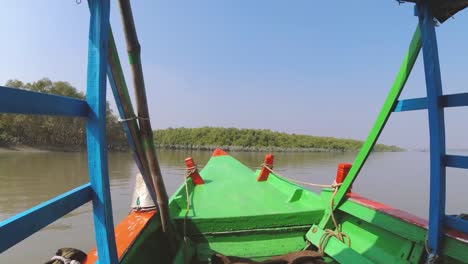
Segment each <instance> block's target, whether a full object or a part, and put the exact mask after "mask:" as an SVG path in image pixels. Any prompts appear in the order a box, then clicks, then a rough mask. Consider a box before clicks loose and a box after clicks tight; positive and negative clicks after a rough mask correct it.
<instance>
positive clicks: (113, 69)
mask: <svg viewBox="0 0 468 264" xmlns="http://www.w3.org/2000/svg"><path fill="white" fill-rule="evenodd" d="M108 42H109V48H108V53H107V59H108V63H109V67H107V77H108V78H109V83H110V86H111V88H112V93H113V94H114V99H115V102H116V105H117V109H118V111H119V115H120V117H121V118H122V119H128V120H127V121H124V122H123V127H124V130H125V135H126V136H127V140H128V145H129V146H130V149H131V150H132V154H133V159H134V160H135V163H136V164H137V167H138V169H139V171H140V173H141V175H143V180H144V181H145V184H146V187H147V188H148V190H149V193H150V195H151V198H152V199H153V202H154V204H155V205H156V204H157V200H156V194H155V191H154V187H153V182H152V181H151V173H150V170H149V167H148V161H147V160H146V155H145V152H144V150H143V145H142V142H141V137H140V132H139V127H138V123H137V120H136V118H135V119H132V118H133V117H135V112H134V111H133V106H132V101H131V100H130V95H129V93H128V88H127V83H126V82H125V76H124V74H123V70H122V66H121V63H120V58H119V54H118V52H117V47H116V45H115V41H114V36H113V34H112V28H109V41H108Z"/></svg>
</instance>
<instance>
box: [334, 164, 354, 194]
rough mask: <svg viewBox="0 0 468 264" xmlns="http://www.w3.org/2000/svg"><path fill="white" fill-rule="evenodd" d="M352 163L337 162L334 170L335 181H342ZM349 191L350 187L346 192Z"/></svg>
mask: <svg viewBox="0 0 468 264" xmlns="http://www.w3.org/2000/svg"><path fill="white" fill-rule="evenodd" d="M351 166H352V164H350V163H340V164H338V169H337V170H336V178H335V182H336V183H343V182H344V180H345V179H346V176H347V175H348V172H349V170H350V169H351ZM350 192H351V187H350V188H349V190H348V192H347V193H350Z"/></svg>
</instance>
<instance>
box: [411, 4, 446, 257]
mask: <svg viewBox="0 0 468 264" xmlns="http://www.w3.org/2000/svg"><path fill="white" fill-rule="evenodd" d="M416 8H417V13H418V16H419V27H420V28H421V37H422V49H423V57H424V72H425V76H426V89H427V103H428V114H429V134H430V198H429V202H430V204H429V230H428V241H427V243H428V247H429V250H430V256H429V258H430V259H432V258H436V257H437V256H438V255H439V252H440V250H441V242H442V235H443V227H444V218H445V165H444V163H443V159H444V156H445V127H444V109H443V106H442V105H441V100H439V96H441V95H442V81H441V76H440V65H439V55H438V50H437V39H436V32H435V27H434V23H435V22H434V17H433V16H432V13H431V10H430V8H429V1H423V2H421V3H419V4H418V5H417V6H416Z"/></svg>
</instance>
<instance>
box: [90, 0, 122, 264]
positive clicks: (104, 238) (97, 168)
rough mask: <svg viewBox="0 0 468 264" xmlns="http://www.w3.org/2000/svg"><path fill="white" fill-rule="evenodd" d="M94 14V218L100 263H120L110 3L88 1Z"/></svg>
mask: <svg viewBox="0 0 468 264" xmlns="http://www.w3.org/2000/svg"><path fill="white" fill-rule="evenodd" d="M88 4H89V9H90V11H91V19H90V26H89V42H88V43H89V44H88V45H89V46H88V72H87V76H88V77H87V90H86V91H87V92H86V101H87V102H88V104H89V107H90V111H89V114H88V120H87V123H86V130H87V133H86V138H87V148H88V169H89V177H90V182H91V186H92V188H93V190H94V193H93V216H94V231H95V237H96V246H97V251H98V255H99V263H101V264H111V263H117V262H118V259H117V250H116V245H115V236H114V222H113V217H112V206H111V196H110V186H109V174H108V167H107V143H106V71H107V48H108V33H109V0H90V1H88Z"/></svg>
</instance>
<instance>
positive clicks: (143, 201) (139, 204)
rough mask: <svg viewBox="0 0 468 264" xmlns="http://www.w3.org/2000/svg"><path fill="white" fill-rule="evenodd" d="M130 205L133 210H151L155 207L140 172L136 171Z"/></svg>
mask: <svg viewBox="0 0 468 264" xmlns="http://www.w3.org/2000/svg"><path fill="white" fill-rule="evenodd" d="M131 206H132V209H133V210H137V211H144V210H153V209H155V208H156V206H155V204H154V202H153V199H151V195H150V192H149V190H148V188H147V187H146V184H145V181H144V180H143V176H142V175H141V173H137V175H136V182H135V190H134V191H133V197H132V204H131Z"/></svg>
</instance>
